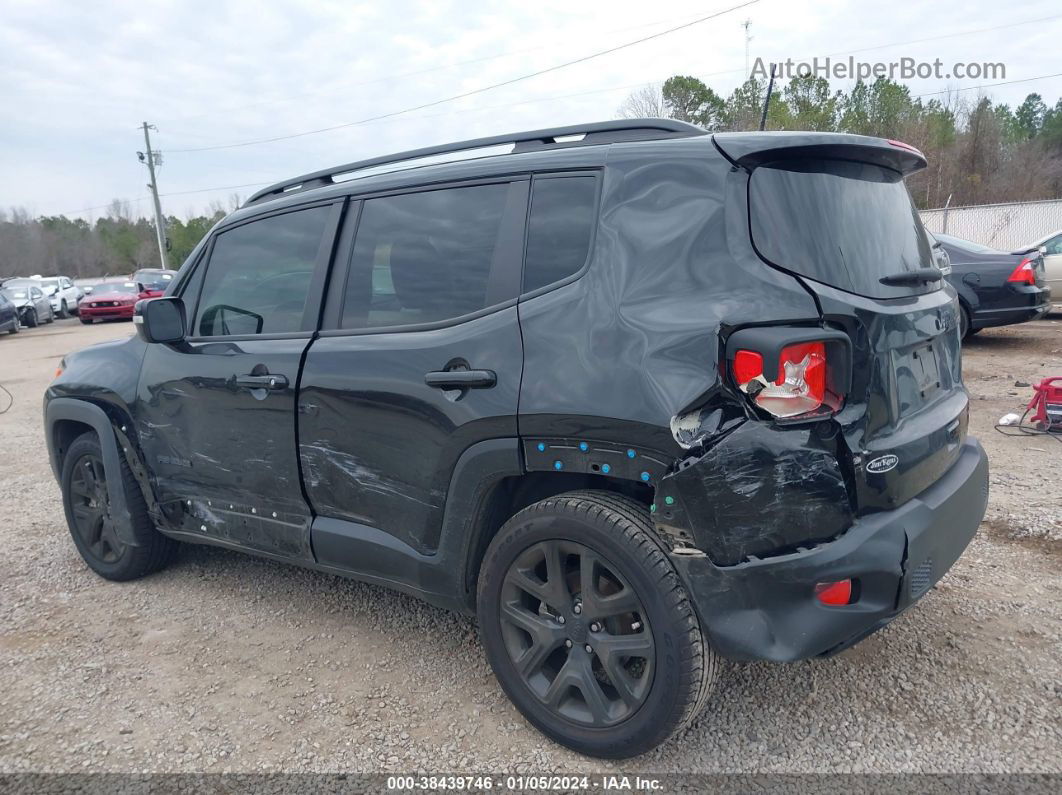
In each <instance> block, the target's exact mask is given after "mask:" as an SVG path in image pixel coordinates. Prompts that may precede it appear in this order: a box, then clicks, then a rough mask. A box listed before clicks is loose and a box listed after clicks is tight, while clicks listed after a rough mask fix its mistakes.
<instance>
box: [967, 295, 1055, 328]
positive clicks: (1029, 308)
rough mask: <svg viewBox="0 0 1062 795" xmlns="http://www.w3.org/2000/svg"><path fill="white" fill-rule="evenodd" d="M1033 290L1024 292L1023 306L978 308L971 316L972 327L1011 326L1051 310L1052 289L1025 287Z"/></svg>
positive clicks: (1041, 315) (1034, 318) (1022, 297)
mask: <svg viewBox="0 0 1062 795" xmlns="http://www.w3.org/2000/svg"><path fill="white" fill-rule="evenodd" d="M1025 289H1026V290H1032V292H1026V293H1023V294H1022V296H1021V299H1022V300H1023V301H1024V302H1025V303H1024V305H1022V306H1008V307H1004V308H1002V309H999V308H997V309H978V310H976V311H974V313H973V315H972V316H971V317H970V328H974V329H982V328H989V327H992V326H1009V325H1011V324H1013V323H1024V322H1026V321H1028V320H1037V319H1039V318H1041V317H1043V316H1044V315H1046V314H1047V313H1048V312H1050V311H1051V290H1050V288H1047V287H1041V288H1025Z"/></svg>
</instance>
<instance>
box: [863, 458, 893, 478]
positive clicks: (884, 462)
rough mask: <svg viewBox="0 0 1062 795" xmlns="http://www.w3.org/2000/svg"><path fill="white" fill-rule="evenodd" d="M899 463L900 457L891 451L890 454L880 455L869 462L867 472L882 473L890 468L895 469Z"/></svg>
mask: <svg viewBox="0 0 1062 795" xmlns="http://www.w3.org/2000/svg"><path fill="white" fill-rule="evenodd" d="M898 463H900V459H899V457H898V456H895V455H893V454H892V453H889V454H888V455H879V456H878V457H877V458H875V459H873V460H871V461H868V462H867V472H873V473H874V474H876V475H880V474H881V473H882V472H888V471H889V470H890V469H895V468H896V465H897V464H898Z"/></svg>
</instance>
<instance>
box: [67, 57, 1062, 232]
mask: <svg viewBox="0 0 1062 795" xmlns="http://www.w3.org/2000/svg"><path fill="white" fill-rule="evenodd" d="M1049 77H1062V72H1056V73H1055V74H1041V75H1038V76H1035V77H1024V79H1022V80H1009V81H1004V82H1003V83H989V84H986V85H981V86H967V87H965V88H950V89H944V90H942V91H929V92H927V93H917V94H912V97H913V98H914V99H919V98H921V97H933V96H937V94H941V93H949V92H952V91H955V92H958V91H971V90H974V89H978V88H991V87H993V86H1005V85H1011V84H1013V83H1031V82H1032V81H1037V80H1047V79H1049ZM650 82H652V81H650ZM640 85H645V83H631V84H629V85H626V86H613V87H611V88H595V89H593V90H589V91H579V92H577V93H567V94H561V96H556V97H542V98H538V99H534V100H520V101H519V102H510V103H506V104H503V105H494V106H492V107H483V108H470V109H468V110H450V111H447V113H444V114H433V115H430V116H421V117H417V118H418V119H435V118H439V117H442V116H451V115H453V114H469V113H487V111H490V110H501V109H504V108H508V107H514V106H516V105H528V104H533V103H536V102H552V101H556V100H567V99H572V98H577V97H587V96H590V94H595V93H605V92H607V91H619V90H621V89H624V88H634V87H637V86H640ZM275 182H276V180H275V179H272V180H269V182H263V183H246V184H244V185H223V186H219V187H216V188H196V189H195V190H183V191H175V192H171V193H159V194H158V195H159V197H162V198H165V197H167V196H186V195H191V194H193V193H211V192H213V191H219V190H239V189H241V188H260V187H262V186H264V185H273V184H274V183H275ZM144 198H145V196H139V197H137V198H134V200H130V201H134V202H142V201H143V200H144ZM113 204H114V200H112V201H110V202H108V203H107V204H101V205H96V206H95V207H83V208H81V209H80V210H68V211H66V212H59V213H56V214H58V215H76V214H80V213H82V212H89V211H91V210H100V209H105V208H109V207H110V206H112V205H113Z"/></svg>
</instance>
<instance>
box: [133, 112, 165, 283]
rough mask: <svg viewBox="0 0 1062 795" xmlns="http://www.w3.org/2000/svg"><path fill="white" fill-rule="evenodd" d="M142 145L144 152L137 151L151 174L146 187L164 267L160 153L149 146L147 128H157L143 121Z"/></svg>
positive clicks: (149, 139) (160, 260) (149, 140)
mask: <svg viewBox="0 0 1062 795" xmlns="http://www.w3.org/2000/svg"><path fill="white" fill-rule="evenodd" d="M143 127H144V146H145V147H147V150H146V151H144V152H137V155H138V156H139V157H140V162H141V163H146V164H147V167H148V173H149V174H150V175H151V182H150V183H149V184H148V187H149V188H151V197H152V198H153V199H154V200H155V236H156V237H157V238H158V241H159V262H161V263H162V267H163V268H165V267H166V226H165V222H164V221H163V218H162V204H160V203H159V185H158V181H157V180H156V179H155V166H156V165H160V164H161V163H162V153H161V152H156V151H154V150H153V149H152V148H151V136H150V135H149V134H148V130H157V129H158V128H157V127H156V126H155V125H154V124H148V123H147V122H144V124H143Z"/></svg>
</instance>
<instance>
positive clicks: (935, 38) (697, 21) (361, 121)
mask: <svg viewBox="0 0 1062 795" xmlns="http://www.w3.org/2000/svg"><path fill="white" fill-rule="evenodd" d="M755 2H758V0H750V2H746V3H744V4H742V5H737V6H734V7H732V8H728V9H726V10H724V11H719V12H717V13H715V14H712V15H710V16H707V17H701V18H698V19H695V20H693V21H692V22H687V23H685V24H683V25H679V26H677V27H674V28H669V29H668V30H665V31H661V32H660V33H655V34H653V35H652V36H647V37H645V38H642V39H638V40H636V41H632V42H628V43H626V44H621V45H618V46H616V47H612V48H610V49H607V50H602V51H600V52H597V53H593V54H591V55H587V56H584V57H582V58H578V59H576V60H574V61H568V62H566V63H563V64H558V65H556V66H551V67H549V68H547V69H543V70H541V71H538V72H532V73H531V74H527V75H522V76H520V77H516V78H512V79H510V80H506V81H503V82H501V83H496V84H494V85H490V86H484V87H482V88H477V89H473V90H472V91H468V92H466V93H463V94H458V95H456V96H452V97H446V98H445V99H439V100H435V101H433V102H428V103H425V104H423V105H417V106H415V107H412V108H405V109H402V110H397V111H392V112H390V113H384V114H380V115H378V116H370V117H367V118H364V119H359V120H357V121H352V122H345V123H343V124H336V125H333V126H330V127H321V128H318V129H316V130H307V131H305V132H300V133H292V134H289V135H280V136H275V137H272V138H259V139H255V140H251V141H242V142H238V143H233V144H221V145H216V146H202V147H191V148H185V149H170V150H168V151H170V152H173V153H178V152H179V153H191V152H208V151H216V150H219V149H235V148H239V147H244V146H255V145H258V144H266V143H275V142H277V141H286V140H290V139H293V138H302V137H305V136H308V135H318V134H321V133H326V132H333V131H335V130H341V129H345V128H348V127H354V126H359V125H363V124H368V123H370V122H376V121H382V120H385V119H389V118H393V117H395V116H401V115H404V114H407V113H413V112H416V111H418V110H425V109H427V108H431V107H435V106H438V105H442V104H444V103H447V102H453V101H455V100H458V99H464V98H466V97H470V96H474V95H476V94H481V93H484V92H486V91H491V90H493V89H495V88H501V87H503V86H507V85H512V84H513V83H518V82H521V81H523V80H528V79H530V78H533V77H538V76H540V75H543V74H547V73H549V72H554V71H557V70H559V69H563V68H566V67H568V66H573V65H575V64H579V63H583V62H584V61H588V60H591V59H593V58H597V57H600V56H602V55H607V54H610V53H613V52H616V51H617V50H622V49H625V48H627V47H632V46H634V45H635V44H641V43H643V42H646V41H649V40H651V39H655V38H659V37H661V36H665V35H668V34H669V33H674V32H676V31H678V30H682V29H684V28H688V27H691V26H693V25H697V24H700V23H701V22H705V21H707V20H709V19H714V18H716V17H719V16H722V15H724V14H728V13H730V12H731V11H736V10H738V9H740V8H744V7H745V6H748V5H752V4H753V3H755ZM1060 17H1062V14H1055V15H1052V16H1047V17H1039V18H1037V19H1027V20H1023V21H1021V22H1010V23H1007V24H1005V25H996V26H994V27H988V28H976V29H973V30H965V31H960V32H957V33H947V34H943V35H940V36H930V37H927V38H921V39H910V40H908V41H895V42H889V43H888V44H876V45H874V46H871V47H862V48H860V49H856V50H846V51H843V52H834V53H828V54H827V55H826V56H825V57H830V58H832V57H836V56H838V55H855V54H857V53H861V52H870V51H873V50H881V49H887V48H889V47H899V46H903V45H907V44H921V43H925V42H929V41H939V40H941V39H950V38H957V37H961V36H972V35H975V34H977V33H988V32H992V31H996V30H1005V29H1007V28H1013V27H1018V26H1021V25H1032V24H1036V23H1040V22H1045V21H1049V20H1054V19H1058V18H1060ZM794 60H797V61H804V60H810V59H809V58H802V59H794ZM468 63H471V61H470V62H468ZM741 71H742V70H739V69H724V70H720V71H716V72H709V73H707V74H705V75H703V76H704V77H714V76H718V75H727V74H738V73H740V72H741ZM1048 76H1050V75H1048ZM383 79H387V78H381V80H383ZM1030 79H1041V78H1030ZM636 85H641V83H638V84H636ZM997 85H1004V83H999V84H997ZM605 90H611V89H605ZM963 90H967V89H963ZM587 93H590V92H587ZM939 93H946V92H939ZM919 96H923V95H919ZM514 104H522V103H514ZM501 107H507V106H501Z"/></svg>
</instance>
